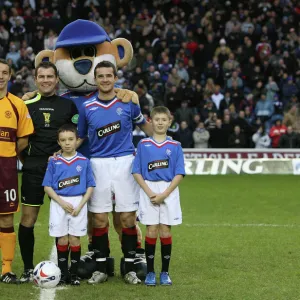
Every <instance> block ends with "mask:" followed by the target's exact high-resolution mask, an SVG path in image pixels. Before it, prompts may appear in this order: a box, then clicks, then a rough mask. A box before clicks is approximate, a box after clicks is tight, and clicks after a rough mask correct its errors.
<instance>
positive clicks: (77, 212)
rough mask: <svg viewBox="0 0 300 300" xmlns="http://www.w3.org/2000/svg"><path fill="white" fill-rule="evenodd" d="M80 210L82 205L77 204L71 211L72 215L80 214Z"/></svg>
mask: <svg viewBox="0 0 300 300" xmlns="http://www.w3.org/2000/svg"><path fill="white" fill-rule="evenodd" d="M80 211H81V207H80V206H77V207H76V208H74V210H73V212H72V213H71V216H72V217H76V216H78V214H79V213H80Z"/></svg>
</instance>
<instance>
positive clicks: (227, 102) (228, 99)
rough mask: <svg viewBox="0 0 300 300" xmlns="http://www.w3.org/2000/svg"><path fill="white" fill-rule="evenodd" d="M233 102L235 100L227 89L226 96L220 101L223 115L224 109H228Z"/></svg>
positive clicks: (220, 109)
mask: <svg viewBox="0 0 300 300" xmlns="http://www.w3.org/2000/svg"><path fill="white" fill-rule="evenodd" d="M231 104H233V101H232V100H231V97H230V92H229V91H226V92H225V95H224V98H223V99H222V101H221V102H220V107H219V112H220V115H221V116H223V113H224V110H225V109H228V108H229V106H230V105H231Z"/></svg>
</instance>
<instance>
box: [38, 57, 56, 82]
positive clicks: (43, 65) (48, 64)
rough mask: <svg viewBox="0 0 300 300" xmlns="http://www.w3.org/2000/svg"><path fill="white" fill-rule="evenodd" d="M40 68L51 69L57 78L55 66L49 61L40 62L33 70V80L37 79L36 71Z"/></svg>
mask: <svg viewBox="0 0 300 300" xmlns="http://www.w3.org/2000/svg"><path fill="white" fill-rule="evenodd" d="M40 68H43V69H53V70H54V73H55V77H58V70H57V68H56V66H55V64H53V63H52V62H50V61H42V62H41V63H40V64H39V65H38V66H37V67H36V68H35V72H34V76H35V78H36V77H37V75H38V71H39V69H40Z"/></svg>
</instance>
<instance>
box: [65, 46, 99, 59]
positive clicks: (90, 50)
mask: <svg viewBox="0 0 300 300" xmlns="http://www.w3.org/2000/svg"><path fill="white" fill-rule="evenodd" d="M70 56H71V57H72V58H73V59H76V58H78V57H81V56H88V57H94V56H96V48H95V47H93V46H88V47H84V48H81V47H75V48H72V49H71V50H70Z"/></svg>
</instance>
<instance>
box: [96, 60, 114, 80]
mask: <svg viewBox="0 0 300 300" xmlns="http://www.w3.org/2000/svg"><path fill="white" fill-rule="evenodd" d="M100 68H112V69H113V72H114V76H115V77H116V76H117V68H116V66H115V65H114V64H113V63H111V62H110V61H108V60H104V61H101V62H99V63H98V64H97V65H96V67H95V69H94V77H95V78H96V71H97V69H100Z"/></svg>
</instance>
